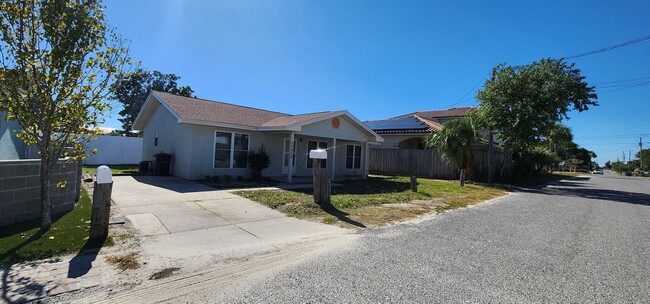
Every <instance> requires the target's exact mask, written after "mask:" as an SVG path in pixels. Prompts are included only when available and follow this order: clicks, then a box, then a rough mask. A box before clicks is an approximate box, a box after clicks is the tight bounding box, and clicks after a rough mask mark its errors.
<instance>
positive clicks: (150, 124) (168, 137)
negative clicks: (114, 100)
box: [133, 91, 383, 182]
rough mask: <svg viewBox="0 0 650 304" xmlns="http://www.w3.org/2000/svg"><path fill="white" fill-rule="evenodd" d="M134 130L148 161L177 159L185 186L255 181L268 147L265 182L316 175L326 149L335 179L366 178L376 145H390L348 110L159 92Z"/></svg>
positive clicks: (152, 96) (176, 166)
mask: <svg viewBox="0 0 650 304" xmlns="http://www.w3.org/2000/svg"><path fill="white" fill-rule="evenodd" d="M133 128H134V129H135V130H142V131H143V147H142V159H143V160H153V158H154V154H156V153H160V152H165V153H169V154H172V155H173V160H172V174H173V175H175V176H178V177H181V178H185V179H202V178H204V177H205V176H214V175H217V176H223V175H230V176H231V177H238V176H248V175H250V169H249V168H248V162H247V156H248V152H249V151H257V150H258V149H259V148H260V147H261V146H262V145H263V146H264V148H265V149H266V151H267V153H268V154H269V156H270V158H271V165H270V166H269V167H268V168H267V169H265V170H264V171H263V172H262V174H263V175H264V176H270V177H285V178H286V180H287V181H289V182H291V181H292V178H293V177H294V176H311V175H312V171H313V168H312V162H311V160H310V159H309V157H308V153H309V150H311V149H316V148H324V149H327V151H328V152H327V161H324V162H322V163H321V166H322V168H323V169H322V171H324V172H326V173H328V174H329V175H330V176H331V177H332V179H342V178H344V177H347V176H359V177H365V176H367V174H368V162H367V159H368V154H369V153H368V149H369V146H370V145H373V144H375V145H376V144H380V143H381V142H382V141H383V138H382V137H381V136H379V135H377V133H375V132H374V131H372V130H371V129H369V128H368V127H366V125H364V124H363V123H362V122H360V121H359V120H358V119H357V118H355V117H354V116H353V115H352V114H350V113H349V112H348V111H328V112H319V113H309V114H302V115H289V114H284V113H278V112H271V111H266V110H261V109H255V108H250V107H244V106H238V105H234V104H228V103H223V102H217V101H210V100H204V99H197V98H190V97H182V96H176V95H173V94H169V93H163V92H157V91H153V92H151V94H149V96H148V97H147V100H146V101H145V103H144V105H143V107H142V110H141V111H140V113H139V114H138V116H137V117H136V119H135V121H134V124H133ZM291 151H292V152H291Z"/></svg>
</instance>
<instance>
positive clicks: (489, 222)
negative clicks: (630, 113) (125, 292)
mask: <svg viewBox="0 0 650 304" xmlns="http://www.w3.org/2000/svg"><path fill="white" fill-rule="evenodd" d="M235 285H236V287H235V288H234V289H235V290H234V291H232V290H229V291H228V293H227V294H224V290H223V289H216V288H215V290H205V291H202V292H197V293H196V294H193V295H191V296H189V297H186V298H184V299H180V300H181V301H190V302H194V301H201V302H224V303H262V302H263V303H379V302H381V303H404V302H412V303H415V302H417V303H432V302H499V303H527V302H555V303H557V302H562V303H566V302H601V303H614V302H630V303H648V302H650V181H649V180H647V179H644V180H642V179H638V178H625V177H618V176H615V175H612V174H611V173H608V172H606V173H605V175H604V176H589V177H578V178H574V179H570V180H565V181H561V182H556V183H553V184H551V185H549V186H547V187H545V188H543V189H527V190H523V191H520V192H516V193H513V194H511V195H509V196H506V197H504V198H501V199H497V200H495V201H492V202H490V203H487V204H484V205H481V206H478V207H473V208H468V209H464V210H456V211H453V212H449V213H445V214H442V215H439V216H435V217H433V218H432V219H431V220H428V221H424V222H420V223H414V224H403V225H398V226H393V227H388V228H384V229H378V230H374V231H369V232H367V233H364V234H363V235H362V236H361V237H360V238H359V239H358V240H357V241H355V242H353V243H352V244H350V245H348V246H346V247H345V249H341V250H339V251H337V252H334V253H330V254H326V255H324V256H320V257H318V258H315V259H311V260H309V261H307V262H304V263H301V264H298V265H295V266H292V267H289V268H285V269H284V270H280V271H279V272H277V273H274V274H272V275H270V276H266V277H264V278H260V279H258V280H255V281H253V282H241V283H240V284H238V285H237V284H235Z"/></svg>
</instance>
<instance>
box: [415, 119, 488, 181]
mask: <svg viewBox="0 0 650 304" xmlns="http://www.w3.org/2000/svg"><path fill="white" fill-rule="evenodd" d="M476 114H477V113H476V112H474V111H472V112H470V113H468V114H467V115H466V116H464V117H461V118H458V119H454V120H451V121H449V122H447V123H446V124H445V125H444V127H443V128H442V130H441V131H439V132H433V133H431V134H429V136H428V137H427V139H426V146H427V147H428V148H435V149H437V150H438V151H439V152H440V153H441V155H442V158H443V160H445V161H446V162H448V163H454V164H456V165H457V166H458V168H462V169H466V170H467V178H468V179H471V178H472V177H473V175H474V165H473V157H472V155H473V150H474V145H475V144H476V143H477V142H478V141H479V140H480V138H481V132H482V131H483V130H484V128H483V127H482V124H481V120H480V118H479V117H478V116H477V115H476Z"/></svg>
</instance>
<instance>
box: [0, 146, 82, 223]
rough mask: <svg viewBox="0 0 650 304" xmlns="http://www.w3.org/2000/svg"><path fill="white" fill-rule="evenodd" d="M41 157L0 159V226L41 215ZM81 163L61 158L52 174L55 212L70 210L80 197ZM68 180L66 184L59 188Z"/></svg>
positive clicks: (52, 196) (52, 194)
mask: <svg viewBox="0 0 650 304" xmlns="http://www.w3.org/2000/svg"><path fill="white" fill-rule="evenodd" d="M40 167H41V163H40V160H38V159H23V160H8V161H4V160H3V161H0V226H5V225H10V224H13V223H17V222H21V221H25V220H30V219H35V218H40V216H41V200H40V193H41V188H40V187H41V186H40ZM80 169H81V165H80V164H79V163H77V162H66V161H65V160H61V161H59V163H57V164H56V166H55V168H54V170H53V171H52V173H51V178H50V201H51V202H52V211H51V214H52V215H55V214H58V213H63V212H67V211H70V210H72V209H73V208H74V206H75V203H76V202H77V201H78V200H79V196H78V195H79V193H80V191H81V174H80V173H81V170H80ZM60 182H65V187H57V184H58V183H60Z"/></svg>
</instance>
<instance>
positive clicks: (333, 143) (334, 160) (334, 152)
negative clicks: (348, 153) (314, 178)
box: [331, 138, 336, 181]
mask: <svg viewBox="0 0 650 304" xmlns="http://www.w3.org/2000/svg"><path fill="white" fill-rule="evenodd" d="M331 163H332V179H331V180H332V181H334V173H335V172H336V138H332V161H331Z"/></svg>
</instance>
